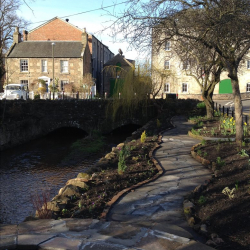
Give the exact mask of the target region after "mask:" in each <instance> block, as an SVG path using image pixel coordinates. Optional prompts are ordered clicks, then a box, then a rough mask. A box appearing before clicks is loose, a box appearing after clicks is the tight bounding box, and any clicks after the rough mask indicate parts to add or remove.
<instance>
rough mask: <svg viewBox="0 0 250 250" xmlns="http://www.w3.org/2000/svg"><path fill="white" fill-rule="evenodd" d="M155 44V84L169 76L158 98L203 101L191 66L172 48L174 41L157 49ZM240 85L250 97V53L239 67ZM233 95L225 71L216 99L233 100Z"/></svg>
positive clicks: (153, 62) (153, 71) (153, 61)
mask: <svg viewBox="0 0 250 250" xmlns="http://www.w3.org/2000/svg"><path fill="white" fill-rule="evenodd" d="M154 42H155V43H156V41H153V46H152V61H151V63H152V69H157V70H152V78H153V81H154V84H155V85H157V84H158V83H159V82H160V81H161V79H159V77H162V76H163V75H166V76H167V77H165V78H164V79H163V81H164V84H163V87H162V90H161V91H160V92H159V96H158V97H160V96H161V95H162V94H178V98H184V99H186V98H195V99H201V98H202V97H201V87H200V86H199V85H198V83H197V82H196V80H195V78H194V77H192V76H190V75H188V72H189V71H188V69H189V67H190V65H189V63H188V62H183V61H182V60H181V59H180V57H179V55H178V50H177V49H176V46H172V45H173V44H172V41H166V42H165V43H164V44H162V45H161V46H160V47H159V48H158V47H157V49H156V46H155V43H154ZM157 71H158V72H157ZM159 72H160V73H163V72H164V74H159ZM239 84H240V92H241V94H242V95H243V96H244V95H245V96H248V95H249V96H250V53H249V54H248V55H246V57H245V59H244V60H242V63H241V65H240V67H239ZM231 93H232V85H231V80H230V79H229V77H228V73H227V72H225V71H224V72H223V73H222V74H221V81H220V83H219V84H217V85H216V87H215V91H214V98H220V99H223V98H231V96H230V94H231ZM226 94H229V95H226Z"/></svg>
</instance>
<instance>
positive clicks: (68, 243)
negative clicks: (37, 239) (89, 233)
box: [38, 237, 82, 250]
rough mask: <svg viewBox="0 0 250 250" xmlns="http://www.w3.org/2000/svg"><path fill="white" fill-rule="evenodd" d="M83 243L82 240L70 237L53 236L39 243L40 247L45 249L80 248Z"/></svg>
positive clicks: (73, 249)
mask: <svg viewBox="0 0 250 250" xmlns="http://www.w3.org/2000/svg"><path fill="white" fill-rule="evenodd" d="M81 245H82V241H81V240H76V239H68V238H62V237H56V238H52V239H51V240H49V241H47V242H45V243H42V244H40V245H39V248H38V249H43V250H79V249H80V247H81Z"/></svg>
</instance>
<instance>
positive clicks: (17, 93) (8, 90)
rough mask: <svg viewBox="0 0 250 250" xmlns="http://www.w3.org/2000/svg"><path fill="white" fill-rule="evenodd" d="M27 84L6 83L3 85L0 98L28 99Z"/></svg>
mask: <svg viewBox="0 0 250 250" xmlns="http://www.w3.org/2000/svg"><path fill="white" fill-rule="evenodd" d="M28 95H29V92H28V85H27V84H21V83H12V84H8V85H7V86H6V87H5V90H4V94H3V95H2V99H7V100H16V99H17V100H20V99H23V100H27V99H28Z"/></svg>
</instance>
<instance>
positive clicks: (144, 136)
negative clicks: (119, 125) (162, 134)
mask: <svg viewBox="0 0 250 250" xmlns="http://www.w3.org/2000/svg"><path fill="white" fill-rule="evenodd" d="M146 138H147V134H146V130H144V132H143V133H142V134H141V143H144V142H145V141H146Z"/></svg>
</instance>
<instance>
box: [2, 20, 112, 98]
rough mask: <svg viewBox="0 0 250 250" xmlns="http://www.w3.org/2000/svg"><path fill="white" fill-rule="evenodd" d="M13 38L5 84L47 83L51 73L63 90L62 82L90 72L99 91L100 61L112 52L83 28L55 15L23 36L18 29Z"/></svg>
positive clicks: (7, 57) (110, 55) (100, 91)
mask: <svg viewBox="0 0 250 250" xmlns="http://www.w3.org/2000/svg"><path fill="white" fill-rule="evenodd" d="M13 38H14V41H13V44H12V46H11V48H10V49H9V51H8V53H7V56H6V69H7V75H6V82H7V83H18V82H20V83H28V84H29V85H30V84H32V83H34V82H35V81H37V80H38V79H42V80H44V81H45V82H46V84H47V85H50V84H52V79H53V76H54V79H58V80H59V90H63V89H64V85H65V84H68V83H72V84H78V83H79V84H81V82H82V78H83V77H84V76H85V75H86V74H91V75H92V77H93V78H94V79H93V80H94V81H95V84H96V87H97V89H98V91H99V93H100V94H102V92H103V76H102V69H103V64H104V62H105V61H108V60H109V59H110V58H112V57H113V56H114V54H113V53H112V52H111V51H110V50H109V49H108V47H107V46H105V45H104V44H102V43H101V42H100V41H99V40H98V39H97V38H96V37H95V36H93V35H91V34H88V33H87V32H86V29H85V28H84V29H83V30H82V29H79V28H78V27H76V26H74V25H72V24H70V23H69V20H68V19H66V20H62V19H60V18H58V17H55V18H53V19H51V20H49V21H48V22H46V23H44V24H42V25H40V26H38V27H37V28H35V29H33V30H31V31H29V32H28V31H25V30H24V31H23V35H22V38H23V39H21V34H20V32H19V29H18V28H17V29H16V31H15V33H14V35H13ZM53 61H54V63H53ZM53 66H54V67H53ZM53 68H54V70H53Z"/></svg>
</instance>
